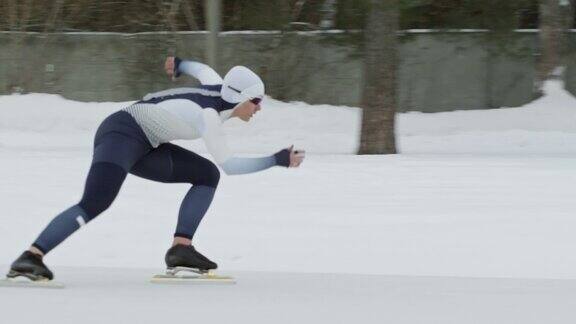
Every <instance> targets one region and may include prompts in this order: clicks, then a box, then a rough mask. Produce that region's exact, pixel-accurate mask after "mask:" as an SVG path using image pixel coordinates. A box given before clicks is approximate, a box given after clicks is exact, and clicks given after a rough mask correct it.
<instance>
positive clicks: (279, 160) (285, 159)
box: [274, 149, 290, 167]
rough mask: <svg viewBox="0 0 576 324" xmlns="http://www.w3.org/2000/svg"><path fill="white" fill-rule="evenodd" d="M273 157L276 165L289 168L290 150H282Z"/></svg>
mask: <svg viewBox="0 0 576 324" xmlns="http://www.w3.org/2000/svg"><path fill="white" fill-rule="evenodd" d="M274 157H275V158H276V165H280V166H283V167H289V166H290V150H288V149H283V150H281V151H280V152H278V153H276V154H274Z"/></svg>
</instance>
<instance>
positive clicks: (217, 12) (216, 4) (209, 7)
mask: <svg viewBox="0 0 576 324" xmlns="http://www.w3.org/2000/svg"><path fill="white" fill-rule="evenodd" d="M220 4H221V0H206V27H207V31H208V37H207V40H206V59H207V62H208V65H210V66H211V67H212V68H213V69H214V70H216V71H218V56H219V55H218V54H219V52H218V34H219V33H220V19H221V9H220Z"/></svg>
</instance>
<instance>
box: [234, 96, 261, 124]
mask: <svg viewBox="0 0 576 324" xmlns="http://www.w3.org/2000/svg"><path fill="white" fill-rule="evenodd" d="M256 99H260V98H255V99H251V100H246V101H244V102H243V103H241V104H240V105H238V107H236V108H234V112H233V113H232V116H233V117H238V118H240V119H242V120H243V121H245V122H247V121H249V120H250V119H251V118H252V117H253V116H254V115H255V114H256V113H257V112H258V111H260V109H261V108H260V100H256Z"/></svg>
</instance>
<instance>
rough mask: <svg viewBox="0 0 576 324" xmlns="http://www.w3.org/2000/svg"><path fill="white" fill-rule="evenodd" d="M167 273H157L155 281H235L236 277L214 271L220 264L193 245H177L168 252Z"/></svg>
mask: <svg viewBox="0 0 576 324" xmlns="http://www.w3.org/2000/svg"><path fill="white" fill-rule="evenodd" d="M165 261H166V266H167V268H166V273H165V274H161V275H160V274H159V275H155V276H154V277H153V278H152V280H151V281H152V282H153V283H235V281H234V278H232V277H229V276H221V275H218V274H216V273H215V272H214V270H215V269H216V268H217V267H218V265H217V264H216V263H214V262H212V261H210V260H209V259H208V258H207V257H205V256H203V255H202V254H200V253H199V252H198V251H196V249H194V247H193V246H191V245H175V246H173V247H171V248H170V249H169V250H168V252H167V253H166V258H165Z"/></svg>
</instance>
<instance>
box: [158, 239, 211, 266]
mask: <svg viewBox="0 0 576 324" xmlns="http://www.w3.org/2000/svg"><path fill="white" fill-rule="evenodd" d="M164 260H165V261H166V266H167V267H168V269H174V268H177V267H184V268H193V269H198V270H200V271H208V270H213V269H216V268H217V267H218V265H217V264H216V263H214V262H212V261H210V260H209V259H208V258H207V257H205V256H203V255H202V254H200V253H199V252H198V251H196V249H194V247H193V246H192V245H181V244H178V245H174V246H173V247H171V248H170V249H169V250H168V252H166V258H165V259H164Z"/></svg>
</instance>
